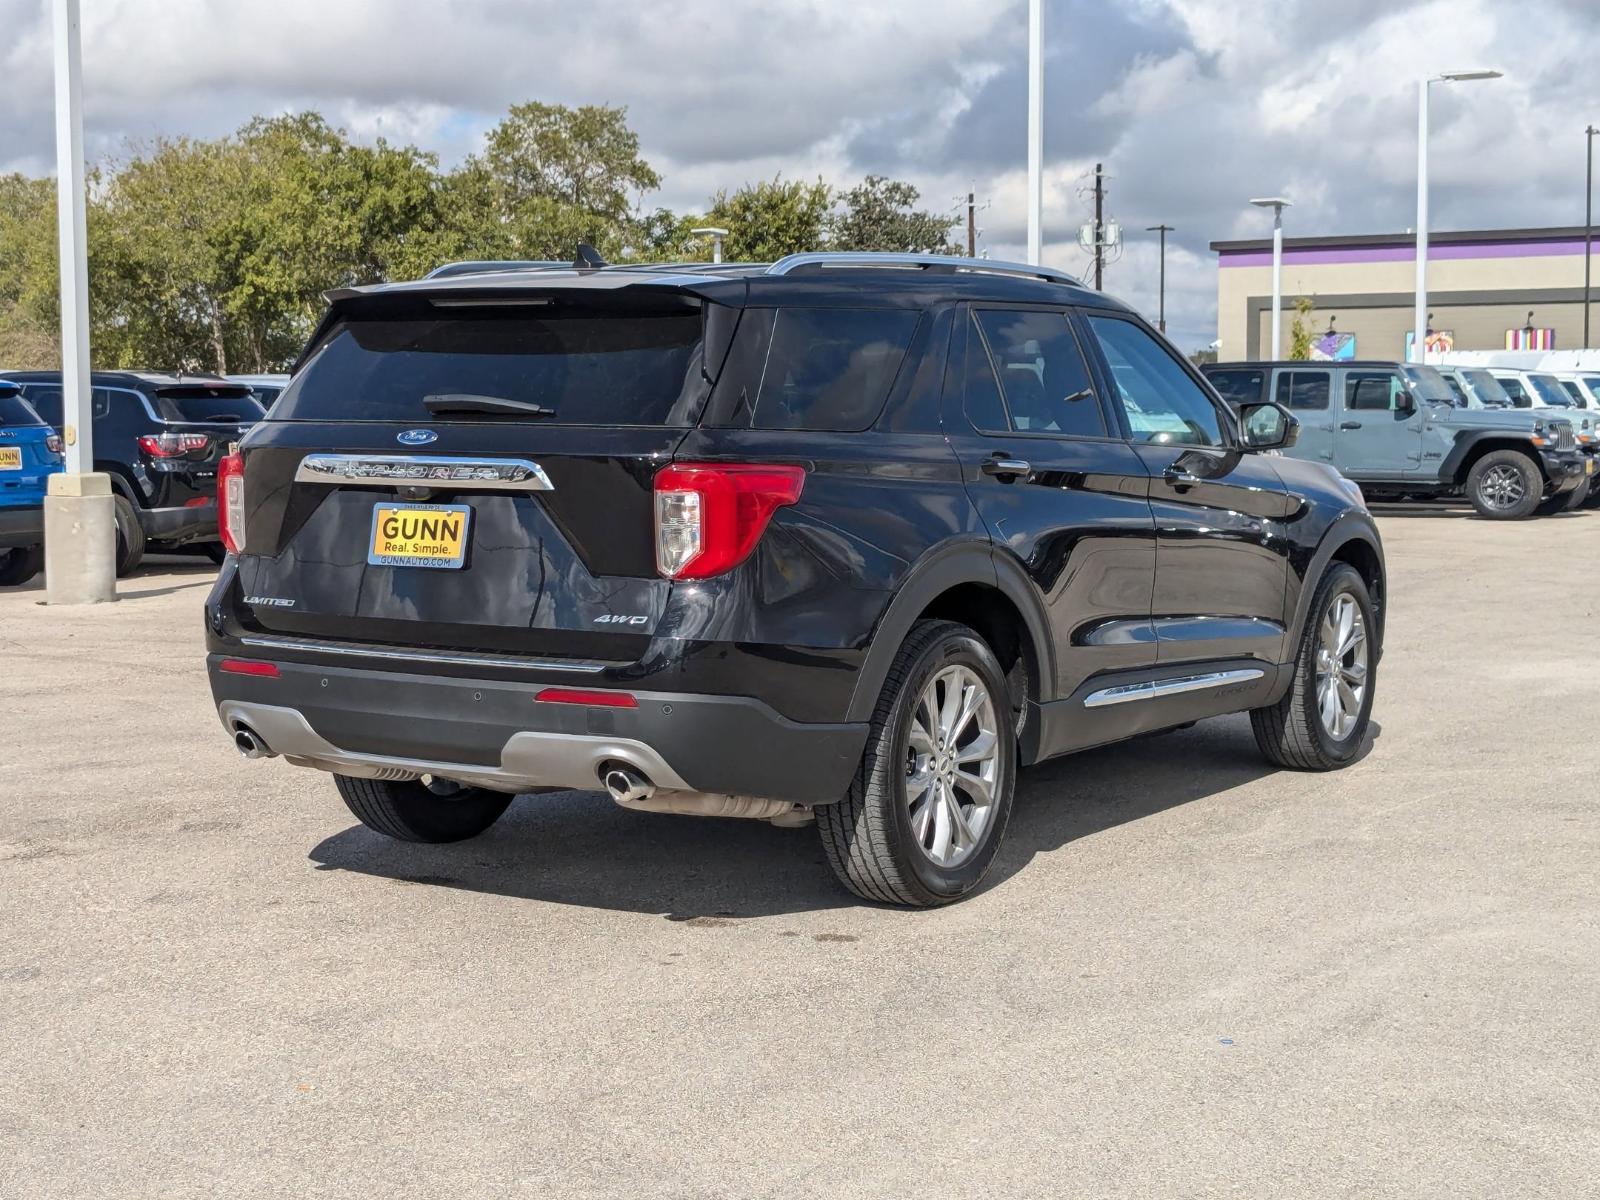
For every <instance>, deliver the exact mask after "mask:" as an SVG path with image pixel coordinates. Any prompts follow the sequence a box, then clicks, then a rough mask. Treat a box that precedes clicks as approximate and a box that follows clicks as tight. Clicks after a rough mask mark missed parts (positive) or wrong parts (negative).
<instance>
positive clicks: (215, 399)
mask: <svg viewBox="0 0 1600 1200" xmlns="http://www.w3.org/2000/svg"><path fill="white" fill-rule="evenodd" d="M155 406H156V412H157V413H159V414H160V416H161V419H162V420H163V421H202V422H203V421H226V422H231V423H234V424H237V423H238V422H240V421H259V420H260V419H261V418H262V417H264V416H266V415H267V412H266V409H264V408H262V407H261V402H260V401H259V400H257V399H256V398H255V397H254V396H253V395H251V394H250V389H249V388H244V387H231V388H162V389H161V390H160V391H158V392H157V393H156V398H155Z"/></svg>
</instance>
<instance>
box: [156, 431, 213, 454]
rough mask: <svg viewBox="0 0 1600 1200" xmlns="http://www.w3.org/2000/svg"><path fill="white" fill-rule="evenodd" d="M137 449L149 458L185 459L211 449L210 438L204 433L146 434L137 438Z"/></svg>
mask: <svg viewBox="0 0 1600 1200" xmlns="http://www.w3.org/2000/svg"><path fill="white" fill-rule="evenodd" d="M139 449H141V450H143V451H144V452H145V453H146V454H148V455H149V456H150V457H151V458H187V457H189V456H190V455H194V454H201V453H203V452H204V451H206V450H209V449H211V438H210V437H209V436H208V435H207V434H204V433H146V434H143V435H141V436H140V438H139Z"/></svg>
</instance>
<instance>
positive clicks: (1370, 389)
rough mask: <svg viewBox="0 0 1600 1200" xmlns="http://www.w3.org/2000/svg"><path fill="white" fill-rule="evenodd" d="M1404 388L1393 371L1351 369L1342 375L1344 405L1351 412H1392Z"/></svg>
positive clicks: (1404, 385) (1404, 383)
mask: <svg viewBox="0 0 1600 1200" xmlns="http://www.w3.org/2000/svg"><path fill="white" fill-rule="evenodd" d="M1405 388H1406V382H1405V380H1404V379H1402V378H1400V376H1398V375H1396V374H1395V373H1394V372H1393V371H1351V372H1350V373H1349V374H1348V375H1346V376H1345V377H1344V406H1345V407H1346V408H1347V409H1349V410H1350V411H1351V412H1392V411H1393V410H1394V407H1395V397H1397V396H1399V395H1400V394H1401V393H1402V392H1404V391H1405Z"/></svg>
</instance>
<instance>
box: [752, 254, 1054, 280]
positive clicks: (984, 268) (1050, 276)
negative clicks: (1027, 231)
mask: <svg viewBox="0 0 1600 1200" xmlns="http://www.w3.org/2000/svg"><path fill="white" fill-rule="evenodd" d="M811 267H814V268H818V269H826V268H828V267H856V268H863V267H886V268H889V269H895V268H906V269H914V270H920V271H938V272H950V273H954V272H957V271H969V272H972V273H973V274H987V275H1017V276H1023V277H1026V278H1030V279H1042V280H1044V281H1045V282H1046V283H1069V284H1072V285H1074V286H1077V287H1081V286H1082V285H1083V284H1082V280H1080V279H1078V278H1077V277H1076V276H1073V275H1068V274H1067V273H1066V272H1065V271H1058V270H1056V269H1055V268H1054V267H1036V266H1030V265H1029V264H1028V263H1018V262H1005V261H1003V260H1001V259H997V258H960V257H957V256H956V255H953V254H898V253H890V254H885V253H878V252H876V251H865V250H821V251H814V252H812V253H808V254H790V255H788V256H786V257H784V258H780V259H779V260H778V261H777V262H775V263H773V264H772V265H771V266H770V267H768V268H767V272H766V273H767V274H768V275H790V274H793V273H794V272H795V271H797V270H802V269H805V268H811Z"/></svg>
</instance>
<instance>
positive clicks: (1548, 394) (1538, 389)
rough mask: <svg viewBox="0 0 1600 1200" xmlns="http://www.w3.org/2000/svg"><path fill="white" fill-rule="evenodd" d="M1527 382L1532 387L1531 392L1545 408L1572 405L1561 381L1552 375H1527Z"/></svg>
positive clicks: (1570, 398) (1569, 406) (1568, 406)
mask: <svg viewBox="0 0 1600 1200" xmlns="http://www.w3.org/2000/svg"><path fill="white" fill-rule="evenodd" d="M1528 383H1529V384H1531V385H1532V387H1533V394H1534V395H1535V396H1537V397H1538V398H1539V400H1540V401H1541V402H1542V403H1543V404H1544V406H1545V407H1546V408H1571V407H1572V397H1571V396H1569V395H1567V393H1566V389H1565V388H1563V387H1562V386H1561V381H1560V380H1559V379H1557V378H1556V377H1555V376H1554V375H1529V376H1528Z"/></svg>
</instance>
